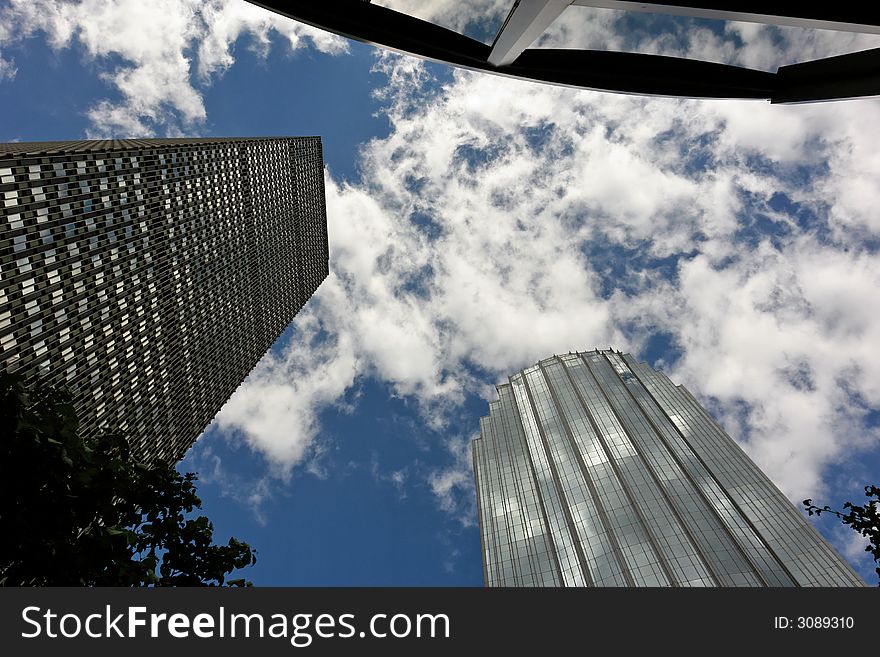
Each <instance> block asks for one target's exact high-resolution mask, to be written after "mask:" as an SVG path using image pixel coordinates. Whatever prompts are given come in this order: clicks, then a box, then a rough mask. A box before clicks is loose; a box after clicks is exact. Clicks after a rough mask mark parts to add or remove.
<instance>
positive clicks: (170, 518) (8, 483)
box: [0, 374, 256, 586]
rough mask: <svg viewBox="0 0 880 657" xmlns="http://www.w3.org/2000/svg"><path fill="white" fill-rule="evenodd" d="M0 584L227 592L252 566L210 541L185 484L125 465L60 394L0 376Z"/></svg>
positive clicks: (235, 544) (238, 549) (237, 549)
mask: <svg viewBox="0 0 880 657" xmlns="http://www.w3.org/2000/svg"><path fill="white" fill-rule="evenodd" d="M0 436H2V438H0V584H2V585H6V586H214V585H223V584H224V583H225V584H227V585H230V586H244V585H249V584H250V583H249V582H246V581H245V580H243V579H236V580H227V579H226V576H227V575H228V574H229V573H231V572H232V571H234V570H236V569H238V568H244V567H246V566H249V565H252V564H254V563H255V562H256V554H255V552H254V550H253V549H252V548H251V547H250V546H249V545H248V544H247V543H244V542H242V541H239V540H237V539H235V538H231V539H230V540H229V543H228V545H225V546H224V545H214V544H213V527H212V525H211V523H210V522H209V520H208V519H207V518H206V517H204V516H201V517H197V518H194V517H192V515H191V514H192V511H193V510H194V509H200V508H201V500H200V499H199V497H198V496H197V495H196V489H195V485H194V484H193V482H194V481H195V480H196V475H194V474H193V473H187V474H186V475H181V474H180V473H178V472H177V471H176V470H175V469H174V468H173V467H172V465H171V464H168V463H163V462H158V463H153V464H150V465H147V464H144V463H141V462H139V461H138V460H136V459H135V458H134V457H133V455H132V452H131V449H130V447H129V445H128V443H127V441H126V440H125V439H124V437H123V436H121V435H119V434H114V433H109V434H106V435H102V436H100V437H97V438H94V439H90V438H85V437H83V436H82V435H80V433H79V431H78V421H77V416H76V412H75V410H74V407H73V405H72V403H71V397H70V394H69V393H68V392H67V391H65V390H60V389H55V388H52V387H48V386H43V385H39V384H37V385H35V386H31V387H28V386H25V385H24V383H23V382H22V379H21V378H20V377H17V376H14V375H10V374H3V375H0Z"/></svg>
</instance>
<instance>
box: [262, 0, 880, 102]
mask: <svg viewBox="0 0 880 657" xmlns="http://www.w3.org/2000/svg"><path fill="white" fill-rule="evenodd" d="M248 1H249V2H251V3H252V4H255V5H259V6H261V7H264V8H266V9H269V10H271V11H274V12H276V13H279V14H282V15H284V16H288V17H290V18H293V19H295V20H298V21H301V22H303V23H306V24H308V25H312V26H314V27H318V28H321V29H324V30H328V31H330V32H334V33H336V34H339V35H342V36H345V37H348V38H351V39H356V40H358V41H363V42H366V43H370V44H373V45H377V46H381V47H384V48H389V49H391V50H395V51H398V52H402V53H407V54H411V55H416V56H418V57H422V58H425V59H430V60H434V61H438V62H444V63H447V64H452V65H453V66H459V67H463V68H468V69H472V70H476V71H484V72H487V73H494V74H497V75H505V76H509V77H515V78H522V79H526V80H534V81H537V82H547V83H551V84H559V85H565V86H570V87H579V88H584V89H596V90H601V91H612V92H618V93H630V94H646V95H655V96H679V97H688V98H742V99H766V100H769V101H770V102H771V103H801V102H814V101H826V100H840V99H844V98H858V97H864V96H875V95H880V48H878V49H873V50H866V51H862V52H855V53H850V54H846V55H840V56H837V57H828V58H825V59H820V60H816V61H810V62H804V63H799V64H793V65H790V66H780V67H779V69H778V70H777V72H776V73H769V72H766V71H760V70H755V69H748V68H743V67H739V66H732V65H729V64H716V63H712V62H705V61H699V60H692V59H685V58H680V57H664V56H660V55H644V54H638V53H627V52H606V51H597V50H568V49H546V48H528V46H529V45H531V43H532V42H533V41H534V40H535V39H536V38H537V37H538V36H539V35H540V34H541V33H542V32H543V31H544V29H546V27H548V26H549V25H550V24H551V23H552V22H553V20H555V19H556V18H557V17H558V16H559V14H561V13H562V11H564V10H565V9H566V8H567V7H568V6H569V5H571V4H578V5H591V6H599V7H610V8H615V9H627V10H637V11H654V12H658V13H674V14H682V15H690V16H700V17H709V18H725V19H736V20H750V21H757V22H763V23H774V24H781V25H798V26H805V27H821V28H826V29H827V28H831V29H841V30H847V31H856V32H869V33H876V34H880V16H878V14H880V12H878V10H876V9H861V8H858V7H857V5H859V4H861V3H852V2H850V3H837V5H833V4H831V3H828V4H825V5H821V6H819V5H817V6H813V5H812V4H810V5H809V6H808V7H807V8H805V6H806V5H807V4H808V3H803V5H801V4H800V3H798V4H799V6H798V8H797V9H793V8H792V3H783V2H774V1H773V0H767V1H765V2H755V1H750V0H739V1H733V0H728V1H721V2H710V1H708V0H704V1H703V2H687V1H684V0H683V1H680V2H675V3H665V2H613V1H607V0H606V1H602V0H517V2H515V3H514V5H513V7H512V9H511V11H510V14H509V15H508V17H507V20H506V21H505V22H504V25H503V26H502V28H501V30H500V31H499V33H498V35H497V36H496V38H495V42H494V43H493V45H492V46H488V45H486V44H485V43H482V42H480V41H477V40H475V39H471V38H469V37H466V36H464V35H462V34H459V33H457V32H454V31H452V30H448V29H446V28H443V27H440V26H438V25H435V24H433V23H430V22H427V21H423V20H420V19H418V18H414V17H412V16H409V15H407V14H403V13H401V12H397V11H394V10H391V9H388V8H386V7H380V6H377V5H373V4H370V2H369V1H367V2H365V1H364V0H320V1H318V2H316V1H315V0H248ZM793 12H794V13H793Z"/></svg>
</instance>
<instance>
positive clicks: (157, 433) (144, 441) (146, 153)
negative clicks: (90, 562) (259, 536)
mask: <svg viewBox="0 0 880 657" xmlns="http://www.w3.org/2000/svg"><path fill="white" fill-rule="evenodd" d="M0 202H2V207H0V224H2V225H0V359H2V362H3V365H4V367H5V368H6V370H7V371H18V372H22V373H24V374H26V375H27V376H28V377H29V378H30V377H36V376H37V375H40V376H42V377H43V378H44V379H45V380H46V381H47V382H48V383H50V384H54V385H59V384H61V385H65V386H67V387H68V388H69V389H70V390H71V391H72V393H73V395H74V403H75V405H76V407H77V410H78V414H79V417H80V424H81V429H82V430H83V432H84V433H85V434H94V433H96V432H100V431H105V430H118V431H121V432H123V433H124V434H125V435H126V436H128V438H129V440H130V442H131V444H132V445H133V447H134V449H135V452H136V453H137V454H138V455H139V456H140V457H141V458H144V459H146V460H148V461H149V460H152V459H154V458H165V459H171V460H176V459H179V458H181V457H182V456H183V454H184V453H185V452H186V450H187V449H188V448H189V447H190V445H191V444H192V443H193V441H195V439H196V438H197V437H198V436H199V434H200V433H201V432H202V431H203V430H204V428H205V427H206V426H207V425H208V423H209V422H210V421H211V419H212V418H213V417H214V416H215V415H216V413H217V412H218V411H219V410H220V408H221V406H222V405H223V404H224V403H225V402H226V400H227V399H229V397H230V395H231V394H232V393H233V391H234V390H235V389H236V387H238V385H239V384H240V383H241V382H242V381H243V380H244V378H245V377H246V376H247V374H248V373H249V372H250V371H251V369H253V367H254V365H256V363H257V361H258V360H259V359H260V358H261V357H262V356H263V354H264V353H265V352H266V350H267V349H269V347H270V346H271V345H272V343H273V342H274V341H275V340H276V339H277V338H278V336H279V335H280V334H281V332H282V331H283V330H284V329H285V327H287V325H288V324H289V323H290V322H291V321H292V320H293V317H294V316H295V315H296V313H297V312H298V311H299V309H300V308H302V306H303V304H305V302H306V301H307V300H308V299H309V297H310V296H311V294H312V293H313V292H314V291H315V290H316V289H317V287H318V286H319V285H320V284H321V282H322V281H323V280H324V278H325V277H326V276H327V274H328V246H327V221H326V209H325V203H324V178H323V157H322V150H321V140H320V138H319V137H297V138H255V139H143V140H123V141H80V142H39V143H37V142H34V143H14V144H2V145H0Z"/></svg>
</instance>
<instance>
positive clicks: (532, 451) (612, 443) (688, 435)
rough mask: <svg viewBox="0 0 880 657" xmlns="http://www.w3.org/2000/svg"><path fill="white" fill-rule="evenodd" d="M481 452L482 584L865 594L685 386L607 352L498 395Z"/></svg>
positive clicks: (575, 358) (520, 379)
mask: <svg viewBox="0 0 880 657" xmlns="http://www.w3.org/2000/svg"><path fill="white" fill-rule="evenodd" d="M498 394H499V399H498V400H497V401H494V402H492V403H491V404H490V405H489V416H488V417H484V418H481V420H480V438H479V439H477V440H475V441H474V443H473V457H474V470H475V473H476V481H477V500H478V508H479V514H480V536H481V541H482V552H483V566H484V578H485V583H486V585H487V586H863V585H864V583H863V582H862V581H861V579H860V578H859V577H858V575H856V573H855V572H854V571H853V570H852V568H851V567H850V566H849V565H848V564H847V563H846V562H845V561H844V560H843V559H842V558H841V557H840V556H839V555H838V554H837V553H836V552H835V551H834V550H833V549H832V548H831V547H830V546H829V545H828V544H827V543H826V542H825V540H824V539H823V538H822V537H821V536H820V535H819V534H818V533H817V532H816V530H815V529H813V527H812V526H811V525H810V523H809V522H807V520H806V519H805V518H804V516H803V515H802V514H801V513H799V512H798V510H797V509H795V507H794V506H793V505H792V504H791V502H789V500H788V499H787V498H786V497H785V496H784V495H783V494H782V493H781V492H780V491H779V489H778V488H776V486H774V485H773V483H772V482H771V481H770V480H769V479H768V478H767V477H766V476H765V475H764V474H763V473H762V472H761V471H760V470H759V469H758V468H757V466H756V465H755V464H754V463H753V462H752V461H751V460H750V459H749V458H748V457H747V456H746V454H745V453H744V452H743V451H742V449H740V447H739V446H738V445H737V444H736V443H735V442H734V441H733V440H732V439H731V438H730V437H729V436H728V435H727V434H726V433H725V432H724V430H723V429H721V427H720V426H719V425H718V424H717V423H716V422H715V421H714V420H713V419H712V418H711V417H710V416H709V414H708V413H707V412H706V411H705V410H704V409H703V408H702V407H701V406H700V404H699V403H697V401H696V400H695V399H694V397H693V396H692V395H691V394H690V393H689V392H688V391H687V390H686V389H685V388H684V387H682V386H676V385H674V384H673V383H672V382H671V381H670V380H669V379H668V378H667V377H666V376H665V375H664V374H662V373H660V372H657V371H655V370H653V369H651V368H650V367H648V366H647V365H646V364H644V363H638V362H637V361H636V360H635V359H634V358H633V357H632V356H631V355H629V354H619V353H616V352H614V351H612V350H607V351H598V350H597V351H592V352H586V353H577V354H567V355H563V356H554V357H552V358H548V359H546V360H543V361H541V362H540V363H538V364H537V365H534V366H532V367H529V368H527V369H525V370H523V371H522V372H519V373H517V374H514V375H513V376H511V377H510V379H509V383H507V384H503V385H500V386H498Z"/></svg>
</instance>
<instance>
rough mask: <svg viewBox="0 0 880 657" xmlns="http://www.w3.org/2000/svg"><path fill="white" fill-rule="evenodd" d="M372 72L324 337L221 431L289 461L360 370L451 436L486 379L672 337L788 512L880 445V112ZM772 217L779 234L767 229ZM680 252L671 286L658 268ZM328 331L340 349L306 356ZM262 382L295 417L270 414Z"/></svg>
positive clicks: (317, 303)
mask: <svg viewBox="0 0 880 657" xmlns="http://www.w3.org/2000/svg"><path fill="white" fill-rule="evenodd" d="M725 47H726V46H725ZM786 55H790V52H788V51H785V50H784V44H783V49H782V50H779V51H778V52H776V54H775V55H774V56H786ZM377 67H378V68H379V69H380V70H385V71H387V72H388V73H389V74H390V79H389V84H388V86H387V88H386V89H385V90H384V91H383V92H382V97H383V98H384V100H385V102H386V104H387V107H388V110H387V112H388V118H389V120H390V122H391V125H392V130H391V133H390V135H389V136H388V137H387V138H385V139H377V140H373V141H371V142H370V143H368V144H366V145H365V146H364V148H363V150H362V161H361V169H362V170H363V171H365V172H368V173H367V174H366V177H365V180H364V181H363V183H358V184H351V183H345V184H339V183H337V182H336V181H335V180H333V179H332V178H329V177H328V178H327V180H326V188H327V212H328V223H329V233H330V239H331V245H330V247H331V263H330V266H331V275H330V277H329V278H328V279H327V281H325V282H324V284H323V285H322V287H321V288H320V290H319V291H318V293H317V294H316V295H315V296H314V297H313V299H312V301H311V302H310V304H309V306H308V307H307V309H306V310H305V314H304V315H303V316H302V317H301V318H298V319H297V323H298V325H300V326H302V327H304V329H303V335H304V339H305V342H306V344H303V339H302V338H297V339H295V340H294V341H293V343H292V345H291V347H290V355H289V356H287V358H288V359H290V362H291V363H293V364H292V365H291V364H290V363H287V362H283V361H276V360H273V359H269V360H267V361H266V363H268V364H267V365H261V367H260V368H259V369H258V372H257V373H256V374H255V375H254V376H253V377H252V380H251V381H249V382H247V383H246V384H245V385H244V386H242V388H241V390H240V392H239V393H237V394H236V396H235V397H233V399H232V401H230V403H229V405H228V406H227V407H226V408H225V409H224V410H223V412H222V413H221V415H220V418H221V421H222V422H223V423H224V424H225V426H227V427H239V428H243V429H245V432H246V434H247V435H248V437H249V440H250V441H251V442H252V444H253V445H255V446H258V447H260V448H261V449H262V450H263V451H264V453H265V454H267V455H268V456H269V457H270V459H273V460H274V461H275V462H277V463H281V464H284V467H290V466H291V465H292V464H295V463H296V461H297V459H298V458H302V455H303V454H305V453H306V451H307V449H308V445H309V444H310V441H311V440H312V439H313V438H314V436H315V435H316V433H317V431H318V425H317V423H316V420H315V417H316V415H315V410H314V409H315V408H322V407H324V406H326V405H328V404H332V403H335V402H336V400H339V399H341V398H342V396H343V395H344V394H345V392H346V391H347V390H349V389H350V388H351V386H352V384H353V382H354V381H356V380H357V378H358V377H359V376H375V377H377V378H379V379H381V380H383V381H385V382H387V383H388V384H389V385H390V386H391V387H392V389H393V390H394V391H395V393H396V394H399V395H403V396H412V397H413V398H414V399H415V400H417V401H418V402H419V403H420V404H421V408H422V411H423V413H424V416H425V418H426V421H427V422H428V423H429V424H430V425H431V426H432V427H435V428H438V427H443V426H444V423H446V422H447V421H448V418H449V417H450V411H451V410H452V409H455V408H456V407H457V404H458V403H459V402H460V401H461V400H462V399H463V395H464V394H465V393H467V392H478V393H480V394H486V392H487V385H486V384H487V382H486V381H485V380H484V379H483V378H482V377H475V375H474V374H473V372H474V371H475V370H474V369H473V366H478V367H479V368H482V369H483V370H485V371H487V372H489V374H490V376H493V377H495V378H496V380H500V379H501V378H503V377H506V376H507V375H508V374H510V373H511V372H513V371H515V370H517V369H519V368H521V367H523V366H526V365H528V364H530V363H532V362H534V361H536V360H538V359H540V358H543V357H545V356H547V355H549V354H552V353H562V352H566V351H568V350H570V349H584V348H592V347H594V346H606V345H611V346H616V347H618V348H620V349H626V350H631V351H634V352H636V353H638V351H639V349H640V348H642V346H643V341H644V340H645V339H646V338H647V337H648V335H649V333H650V332H652V331H654V330H663V331H666V332H668V333H670V334H671V335H672V336H673V337H674V339H675V341H676V343H677V345H678V346H679V347H680V348H681V350H682V351H683V357H682V358H681V360H680V361H678V363H676V365H675V367H674V369H673V370H672V372H671V373H670V374H671V376H672V378H673V380H675V381H676V382H678V383H683V384H685V385H687V386H688V387H689V389H691V390H692V391H693V392H694V393H695V394H697V396H698V397H700V398H702V399H703V400H704V401H705V402H706V403H710V402H711V403H712V405H713V407H714V408H717V409H719V412H720V413H721V415H722V419H723V420H724V422H725V423H726V426H727V428H728V429H729V430H730V431H731V433H733V434H734V435H735V436H737V437H738V438H740V439H742V440H743V441H745V445H746V447H747V449H748V451H749V452H750V453H751V455H752V456H753V457H754V458H755V459H756V460H757V461H758V463H759V465H761V466H762V467H763V468H764V469H765V470H766V471H767V472H768V474H770V476H771V477H772V478H773V479H774V480H775V481H776V482H777V483H778V484H779V485H780V486H781V487H782V488H783V490H784V491H785V492H786V493H787V494H789V495H790V496H791V497H792V499H794V500H800V499H803V498H804V497H808V496H817V495H819V494H820V493H821V492H822V490H823V486H824V485H825V482H824V480H823V472H824V470H825V468H827V467H828V466H829V465H831V464H834V463H837V462H840V461H843V460H846V459H851V458H853V457H854V455H855V454H857V453H858V452H859V451H860V450H865V449H873V448H876V447H877V445H878V439H880V436H878V432H877V431H876V430H874V429H870V428H868V427H866V426H864V420H865V407H866V406H870V407H875V408H876V407H878V406H880V362H878V357H877V355H876V353H874V350H873V348H872V345H874V344H877V343H878V339H880V317H878V316H877V315H876V313H872V312H871V309H872V308H876V307H878V304H880V296H878V295H880V293H878V290H880V285H878V283H880V258H878V257H877V255H876V254H875V253H873V252H871V251H869V250H866V248H865V246H864V241H863V238H864V236H873V237H876V234H877V230H878V221H880V218H878V215H877V212H876V208H877V207H880V188H878V187H877V185H876V184H875V182H874V181H876V180H877V179H878V174H880V161H878V159H877V158H876V157H874V156H873V153H871V152H870V143H871V142H872V140H873V137H876V136H877V135H876V134H873V133H874V132H876V128H874V127H872V126H877V125H880V121H878V119H880V116H878V112H880V105H878V103H877V101H874V100H868V101H859V102H847V103H837V104H820V105H810V106H770V105H767V104H764V103H756V102H720V101H719V102H700V101H680V100H672V99H656V98H650V99H649V98H640V97H633V96H618V95H611V94H601V93H593V92H586V91H576V90H571V89H564V88H557V87H551V86H543V85H538V84H532V83H527V82H521V81H514V80H507V79H502V78H497V77H495V76H487V75H480V74H473V73H468V72H462V71H456V72H454V74H453V77H452V80H451V81H450V82H448V83H446V84H445V86H443V87H442V88H440V89H438V88H437V87H436V85H434V84H432V83H431V81H430V79H429V78H430V75H429V73H428V69H427V68H426V67H425V65H424V64H423V63H421V62H419V61H417V60H414V59H411V58H406V57H398V56H394V55H387V54H386V55H382V56H381V57H380V59H379V62H378V64H377ZM867 133H870V134H867ZM868 137H871V138H870V139H869V138H868ZM852 190H857V191H858V196H857V199H856V200H853V198H852V194H853V193H854V192H853V191H852ZM779 195H784V196H785V197H787V198H788V199H789V200H790V201H791V202H792V203H795V204H797V209H796V211H793V210H790V209H785V208H783V209H781V210H780V209H779V206H778V205H776V203H775V201H776V199H778V198H781V197H780V196H779ZM774 208H775V209H774ZM762 216H763V217H766V219H765V221H766V222H767V223H768V224H769V223H771V222H776V224H777V225H778V226H780V227H781V228H779V230H778V231H777V232H778V234H777V235H775V236H771V235H768V234H766V229H765V228H761V229H756V228H754V227H751V224H752V222H754V221H757V220H758V219H759V218H760V217H762ZM426 222H428V223H429V226H428V227H426V225H425V223H426ZM756 231H757V232H756ZM761 231H765V233H764V234H762V232H761ZM749 236H751V237H749ZM771 237H772V238H773V239H771ZM595 244H602V245H603V246H602V249H603V250H607V249H620V248H627V249H631V250H632V252H637V253H640V254H641V255H640V256H639V257H638V258H632V259H630V260H626V259H624V258H623V257H622V256H616V255H615V256H613V257H612V260H615V258H616V260H615V262H614V263H613V264H614V265H615V266H617V267H618V268H619V271H616V272H615V273H613V274H608V273H607V272H605V269H604V268H603V267H604V265H603V263H602V262H601V258H602V253H598V254H597V253H593V252H591V251H590V248H591V245H595ZM588 253H590V254H591V255H587V254H588ZM669 256H675V257H681V258H682V259H681V260H680V261H679V266H678V268H677V270H675V276H674V277H673V278H672V279H669V280H667V279H665V278H664V277H662V276H660V275H659V274H658V273H657V272H656V271H655V270H652V269H648V268H646V263H650V262H651V261H652V259H656V258H665V257H669ZM624 282H625V283H626V285H624V284H623V283H624ZM609 286H610V288H611V292H612V293H611V294H609V293H608V290H607V289H606V288H608V287H609ZM314 327H320V328H322V329H323V330H324V331H326V332H327V333H328V334H329V335H330V336H332V341H331V343H330V344H331V345H332V346H330V347H327V346H322V345H321V344H320V343H316V344H315V345H312V346H309V336H310V335H312V331H313V330H314ZM316 372H317V373H320V374H319V375H318V374H316ZM266 386H279V387H281V388H282V389H283V390H285V391H286V392H285V393H284V394H285V395H287V396H286V397H285V399H288V400H289V401H288V403H289V408H290V410H289V411H283V410H279V408H281V407H283V405H281V406H279V405H273V406H272V407H271V408H270V407H269V406H268V405H263V404H262V402H258V401H257V400H261V399H268V398H269V397H270V395H269V394H264V393H267V389H266ZM272 394H274V393H272ZM239 397H241V398H242V399H244V398H246V399H247V400H249V401H248V403H242V401H241V399H239ZM743 409H746V410H745V411H744V410H743ZM263 414H265V417H266V420H265V423H264V422H263V420H258V419H257V418H259V417H260V416H261V415H263ZM281 427H283V429H282V428H281ZM290 427H294V429H290ZM457 462H458V461H457ZM461 464H463V465H461ZM469 468H470V466H469V464H468V463H466V462H465V460H461V461H460V467H458V468H452V469H450V470H446V471H442V472H436V473H433V474H431V475H430V476H429V480H428V483H429V485H430V486H431V487H432V489H433V490H434V492H435V494H436V495H437V498H438V500H439V501H440V503H441V505H444V506H445V507H446V508H449V509H453V508H455V509H458V507H456V506H455V504H454V503H453V502H452V501H451V500H452V499H453V498H454V496H453V494H454V493H455V492H456V491H459V490H460V489H461V488H462V487H463V486H465V485H468V484H467V481H469V480H468V477H469Z"/></svg>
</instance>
